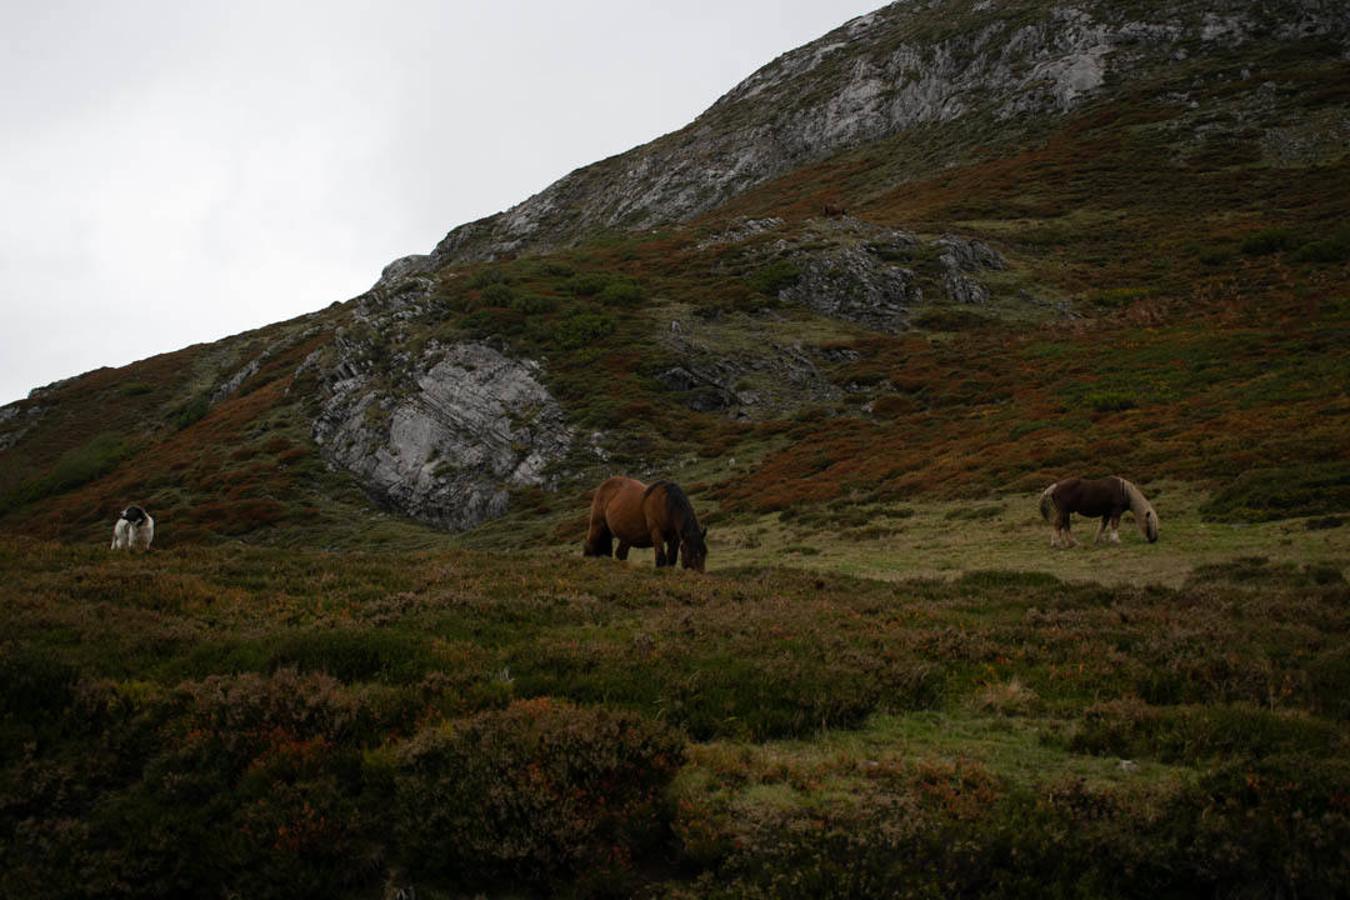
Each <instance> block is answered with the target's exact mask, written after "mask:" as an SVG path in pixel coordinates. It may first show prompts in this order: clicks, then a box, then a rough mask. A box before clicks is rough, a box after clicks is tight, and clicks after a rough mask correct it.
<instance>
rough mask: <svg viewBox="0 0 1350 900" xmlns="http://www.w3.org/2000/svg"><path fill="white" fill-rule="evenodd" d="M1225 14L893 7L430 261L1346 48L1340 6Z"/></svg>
mask: <svg viewBox="0 0 1350 900" xmlns="http://www.w3.org/2000/svg"><path fill="white" fill-rule="evenodd" d="M1220 6H1222V4H1221V5H1220ZM1234 6H1235V7H1236V8H1234V9H1231V10H1228V11H1216V10H1215V4H1212V3H1204V2H1198V0H1177V2H1171V3H1163V2H1158V0H1151V2H1142V3H1130V4H1121V3H1115V2H1110V0H1083V2H1078V3H1070V4H1063V5H1055V4H1050V3H1046V4H1043V5H1039V6H1038V5H1036V4H1026V3H1019V4H1000V3H996V2H993V0H980V2H972V0H930V2H899V3H892V4H890V5H889V6H886V7H884V8H882V9H880V10H877V11H876V12H874V13H871V14H869V15H866V16H862V17H859V18H857V19H854V20H853V21H851V22H848V23H847V24H845V25H844V26H842V27H841V28H838V29H836V30H834V31H832V32H830V33H829V34H827V35H825V36H824V37H822V38H820V39H819V40H817V41H813V42H812V43H810V44H807V45H805V46H803V47H800V48H798V49H796V50H793V51H791V52H790V53H786V54H784V55H783V56H780V57H779V58H778V59H776V60H774V61H773V62H772V63H770V64H769V65H767V66H764V67H763V68H762V69H760V70H759V71H757V72H755V73H754V74H753V75H751V76H750V77H749V78H747V79H746V80H745V81H743V82H742V83H741V84H739V85H737V86H736V87H735V88H733V89H732V90H731V91H730V92H729V93H727V94H726V95H725V96H724V97H722V98H721V99H720V100H718V101H717V103H715V104H714V105H713V106H712V107H711V108H710V109H708V110H707V112H705V113H704V114H703V115H702V116H700V117H699V118H698V119H696V120H695V121H694V122H693V123H692V124H690V125H688V126H687V127H685V128H683V129H681V130H679V131H676V132H673V133H672V134H669V135H666V136H664V137H662V138H659V139H657V140H655V141H652V142H651V143H649V144H645V145H643V146H641V147H638V148H635V149H634V150H631V151H629V152H627V153H624V154H620V155H618V156H615V157H612V158H610V159H607V160H604V161H602V162H599V163H595V164H594V165H591V166H588V167H586V168H583V169H578V170H577V171H575V172H573V173H571V174H570V175H567V176H566V177H564V178H562V179H560V180H559V181H557V182H555V183H554V184H553V185H551V186H549V187H548V188H546V189H545V190H543V191H541V192H540V193H539V194H536V195H535V196H533V197H531V198H529V199H528V200H526V201H524V202H523V203H520V204H518V205H517V206H514V207H512V208H511V209H509V210H507V211H506V212H503V213H499V214H497V215H494V216H490V217H488V218H485V219H481V220H479V221H477V222H472V223H470V224H467V225H464V226H461V227H459V228H456V229H455V230H453V231H451V232H450V234H449V235H447V236H446V237H445V239H444V240H442V241H441V242H440V244H439V245H438V246H437V247H436V248H435V250H434V251H433V253H432V254H431V257H432V258H431V260H430V264H431V265H433V266H442V265H447V264H451V263H456V262H465V261H472V260H482V259H491V258H494V257H496V256H498V255H500V254H504V253H515V252H520V251H522V250H535V251H538V250H546V249H549V248H551V247H558V246H562V245H567V244H569V243H572V242H574V241H576V240H578V239H580V238H581V237H583V236H585V235H587V234H590V233H594V232H595V231H598V230H603V229H628V230H632V229H641V228H648V227H652V226H656V225H663V224H669V223H674V222H680V221H684V220H687V219H689V218H691V217H693V216H696V215H698V214H700V213H703V212H706V211H708V210H711V209H713V208H715V207H717V206H719V205H721V204H722V203H724V202H725V201H727V200H728V199H730V198H732V197H734V196H736V195H737V194H739V193H742V192H744V191H746V190H747V189H749V188H751V187H753V186H755V185H757V184H761V183H763V182H765V181H768V180H770V179H772V178H775V177H777V176H779V175H783V174H785V173H787V172H790V171H792V170H793V169H796V168H798V167H800V166H802V165H805V164H807V163H810V162H813V161H816V160H820V159H824V158H826V157H829V156H831V155H833V154H836V153H838V152H840V151H843V150H846V149H849V148H853V147H857V146H860V145H862V144H865V143H867V142H869V141H874V140H877V139H879V138H883V137H887V136H890V135H894V134H897V133H899V132H901V131H904V130H905V129H907V128H911V127H914V126H917V125H924V124H932V123H949V122H955V121H957V120H963V121H967V122H974V123H980V122H988V124H989V125H990V126H991V127H997V126H999V125H1000V124H1006V123H1007V122H1008V121H1009V120H1012V119H1015V118H1018V117H1024V116H1033V115H1035V116H1041V115H1054V114H1058V113H1063V112H1067V111H1069V110H1071V109H1073V108H1075V107H1076V106H1079V105H1080V104H1082V103H1083V102H1085V101H1086V100H1088V99H1089V98H1091V97H1093V96H1094V95H1097V94H1099V93H1102V92H1104V91H1109V90H1111V89H1112V88H1113V87H1114V86H1116V85H1123V84H1126V83H1128V82H1129V81H1130V80H1132V79H1133V78H1135V77H1137V76H1139V75H1140V74H1142V73H1144V72H1146V71H1148V70H1149V69H1150V68H1152V67H1157V66H1164V65H1169V64H1171V63H1172V62H1174V61H1177V60H1182V59H1184V58H1186V56H1187V54H1188V53H1193V52H1194V51H1195V48H1196V47H1197V46H1198V47H1202V48H1205V49H1207V50H1214V49H1225V50H1230V49H1233V48H1240V47H1241V46H1242V45H1243V44H1244V43H1246V42H1248V41H1250V40H1252V39H1253V38H1255V37H1262V36H1268V35H1270V34H1272V33H1276V34H1278V35H1279V36H1281V37H1283V38H1298V37H1305V36H1307V37H1311V36H1322V35H1333V36H1335V37H1337V38H1338V39H1341V40H1344V39H1345V35H1346V33H1347V31H1348V30H1350V22H1347V18H1350V17H1347V16H1346V14H1345V10H1344V5H1343V4H1340V3H1335V2H1328V0H1273V2H1268V3H1260V4H1256V3H1245V4H1236V5H1234ZM954 287H957V289H959V285H957V284H956V283H955V282H954ZM972 302H978V297H972Z"/></svg>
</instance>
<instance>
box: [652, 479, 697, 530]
mask: <svg viewBox="0 0 1350 900" xmlns="http://www.w3.org/2000/svg"><path fill="white" fill-rule="evenodd" d="M659 487H663V488H665V489H666V515H668V516H669V517H670V521H671V522H674V523H676V525H677V527H678V528H679V529H680V538H681V539H682V540H686V541H692V542H695V543H698V542H699V541H702V540H703V532H702V531H701V530H700V529H699V527H698V516H696V515H695V514H694V505H693V504H692V503H690V502H689V498H688V497H687V496H686V495H685V493H684V489H683V488H681V487H680V486H679V485H678V484H676V483H675V482H673V481H657V482H655V483H653V484H650V485H648V486H647V490H645V491H643V493H642V496H643V497H646V496H647V495H648V494H650V493H651V492H652V491H654V490H656V489H657V488H659Z"/></svg>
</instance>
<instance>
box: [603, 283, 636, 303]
mask: <svg viewBox="0 0 1350 900" xmlns="http://www.w3.org/2000/svg"><path fill="white" fill-rule="evenodd" d="M644 296H646V294H645V292H644V291H643V290H642V285H640V284H638V283H637V282H636V281H631V280H629V279H627V278H624V279H616V280H614V281H611V282H610V283H609V284H607V285H605V287H604V289H603V290H602V291H600V297H599V299H600V302H601V303H603V304H605V305H606V306H637V305H638V304H639V303H641V302H642V298H643V297H644Z"/></svg>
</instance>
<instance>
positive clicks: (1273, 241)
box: [1242, 228, 1298, 256]
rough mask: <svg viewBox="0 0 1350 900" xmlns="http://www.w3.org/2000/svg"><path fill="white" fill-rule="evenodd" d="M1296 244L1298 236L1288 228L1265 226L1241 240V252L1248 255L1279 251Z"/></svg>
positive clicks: (1290, 248)
mask: <svg viewBox="0 0 1350 900" xmlns="http://www.w3.org/2000/svg"><path fill="white" fill-rule="evenodd" d="M1297 246H1298V238H1296V237H1294V233H1293V232H1292V231H1290V230H1289V229H1288V228H1266V229H1264V230H1262V231H1258V232H1256V233H1255V234H1249V235H1247V237H1245V238H1243V240H1242V252H1243V253H1245V254H1247V255H1248V256H1264V255H1265V254H1267V253H1280V252H1282V251H1285V250H1292V249H1294V248H1295V247H1297Z"/></svg>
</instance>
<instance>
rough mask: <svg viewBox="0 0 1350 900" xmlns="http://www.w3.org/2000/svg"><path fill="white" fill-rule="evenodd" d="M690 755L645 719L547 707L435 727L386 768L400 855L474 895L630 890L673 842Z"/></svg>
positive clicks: (535, 703)
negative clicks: (515, 890)
mask: <svg viewBox="0 0 1350 900" xmlns="http://www.w3.org/2000/svg"><path fill="white" fill-rule="evenodd" d="M682 746H683V742H682V740H681V738H680V737H679V736H678V735H677V734H676V733H674V732H672V731H671V730H669V729H668V728H666V727H664V726H661V725H658V724H656V723H653V722H651V721H649V720H646V719H644V718H642V717H640V716H637V715H633V714H631V713H617V712H608V711H605V710H602V709H582V708H578V707H575V706H572V705H570V704H567V703H559V702H556V701H551V700H547V699H539V700H530V701H521V702H518V703H515V704H512V705H511V706H509V707H508V708H506V709H505V710H501V711H493V712H485V713H481V714H479V715H477V716H474V717H471V718H469V719H464V720H460V721H456V722H451V723H445V724H438V725H433V726H430V727H428V728H425V729H423V730H422V731H421V732H419V733H418V734H417V735H416V736H415V737H413V738H412V739H411V740H410V741H408V743H407V744H405V745H403V746H402V747H399V748H398V749H397V750H394V751H390V752H389V753H388V754H386V756H385V758H384V765H385V766H386V767H387V772H388V776H387V777H389V778H391V779H392V781H393V785H394V787H393V794H394V805H393V816H394V827H395V832H396V835H397V841H398V846H399V854H400V856H401V858H402V859H403V861H404V863H405V865H406V866H407V868H408V869H409V870H412V871H418V872H422V873H424V874H429V875H434V876H437V877H440V878H443V879H446V880H448V881H449V882H451V883H454V884H458V885H460V886H461V887H465V888H469V889H473V888H493V889H496V890H500V889H501V888H502V887H503V886H505V885H509V884H517V885H534V886H542V885H545V884H548V883H553V882H554V880H555V879H558V878H560V877H561V878H565V877H571V876H575V875H578V874H582V873H589V875H590V876H591V877H596V876H597V875H603V876H604V877H605V878H607V879H613V880H614V881H615V882H616V883H622V881H623V880H624V879H625V877H630V876H631V872H629V869H630V866H631V864H632V861H633V860H634V859H635V858H636V857H639V856H641V855H643V854H645V853H646V852H648V851H650V850H651V848H652V847H653V846H655V845H656V844H658V843H659V842H660V841H661V840H662V839H663V836H664V834H665V826H664V822H665V813H664V799H663V791H664V790H665V787H666V785H667V784H668V783H669V781H670V779H671V778H672V777H673V776H674V773H675V772H676V771H677V770H678V769H679V767H680V764H681V762H682V757H683V750H682Z"/></svg>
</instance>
